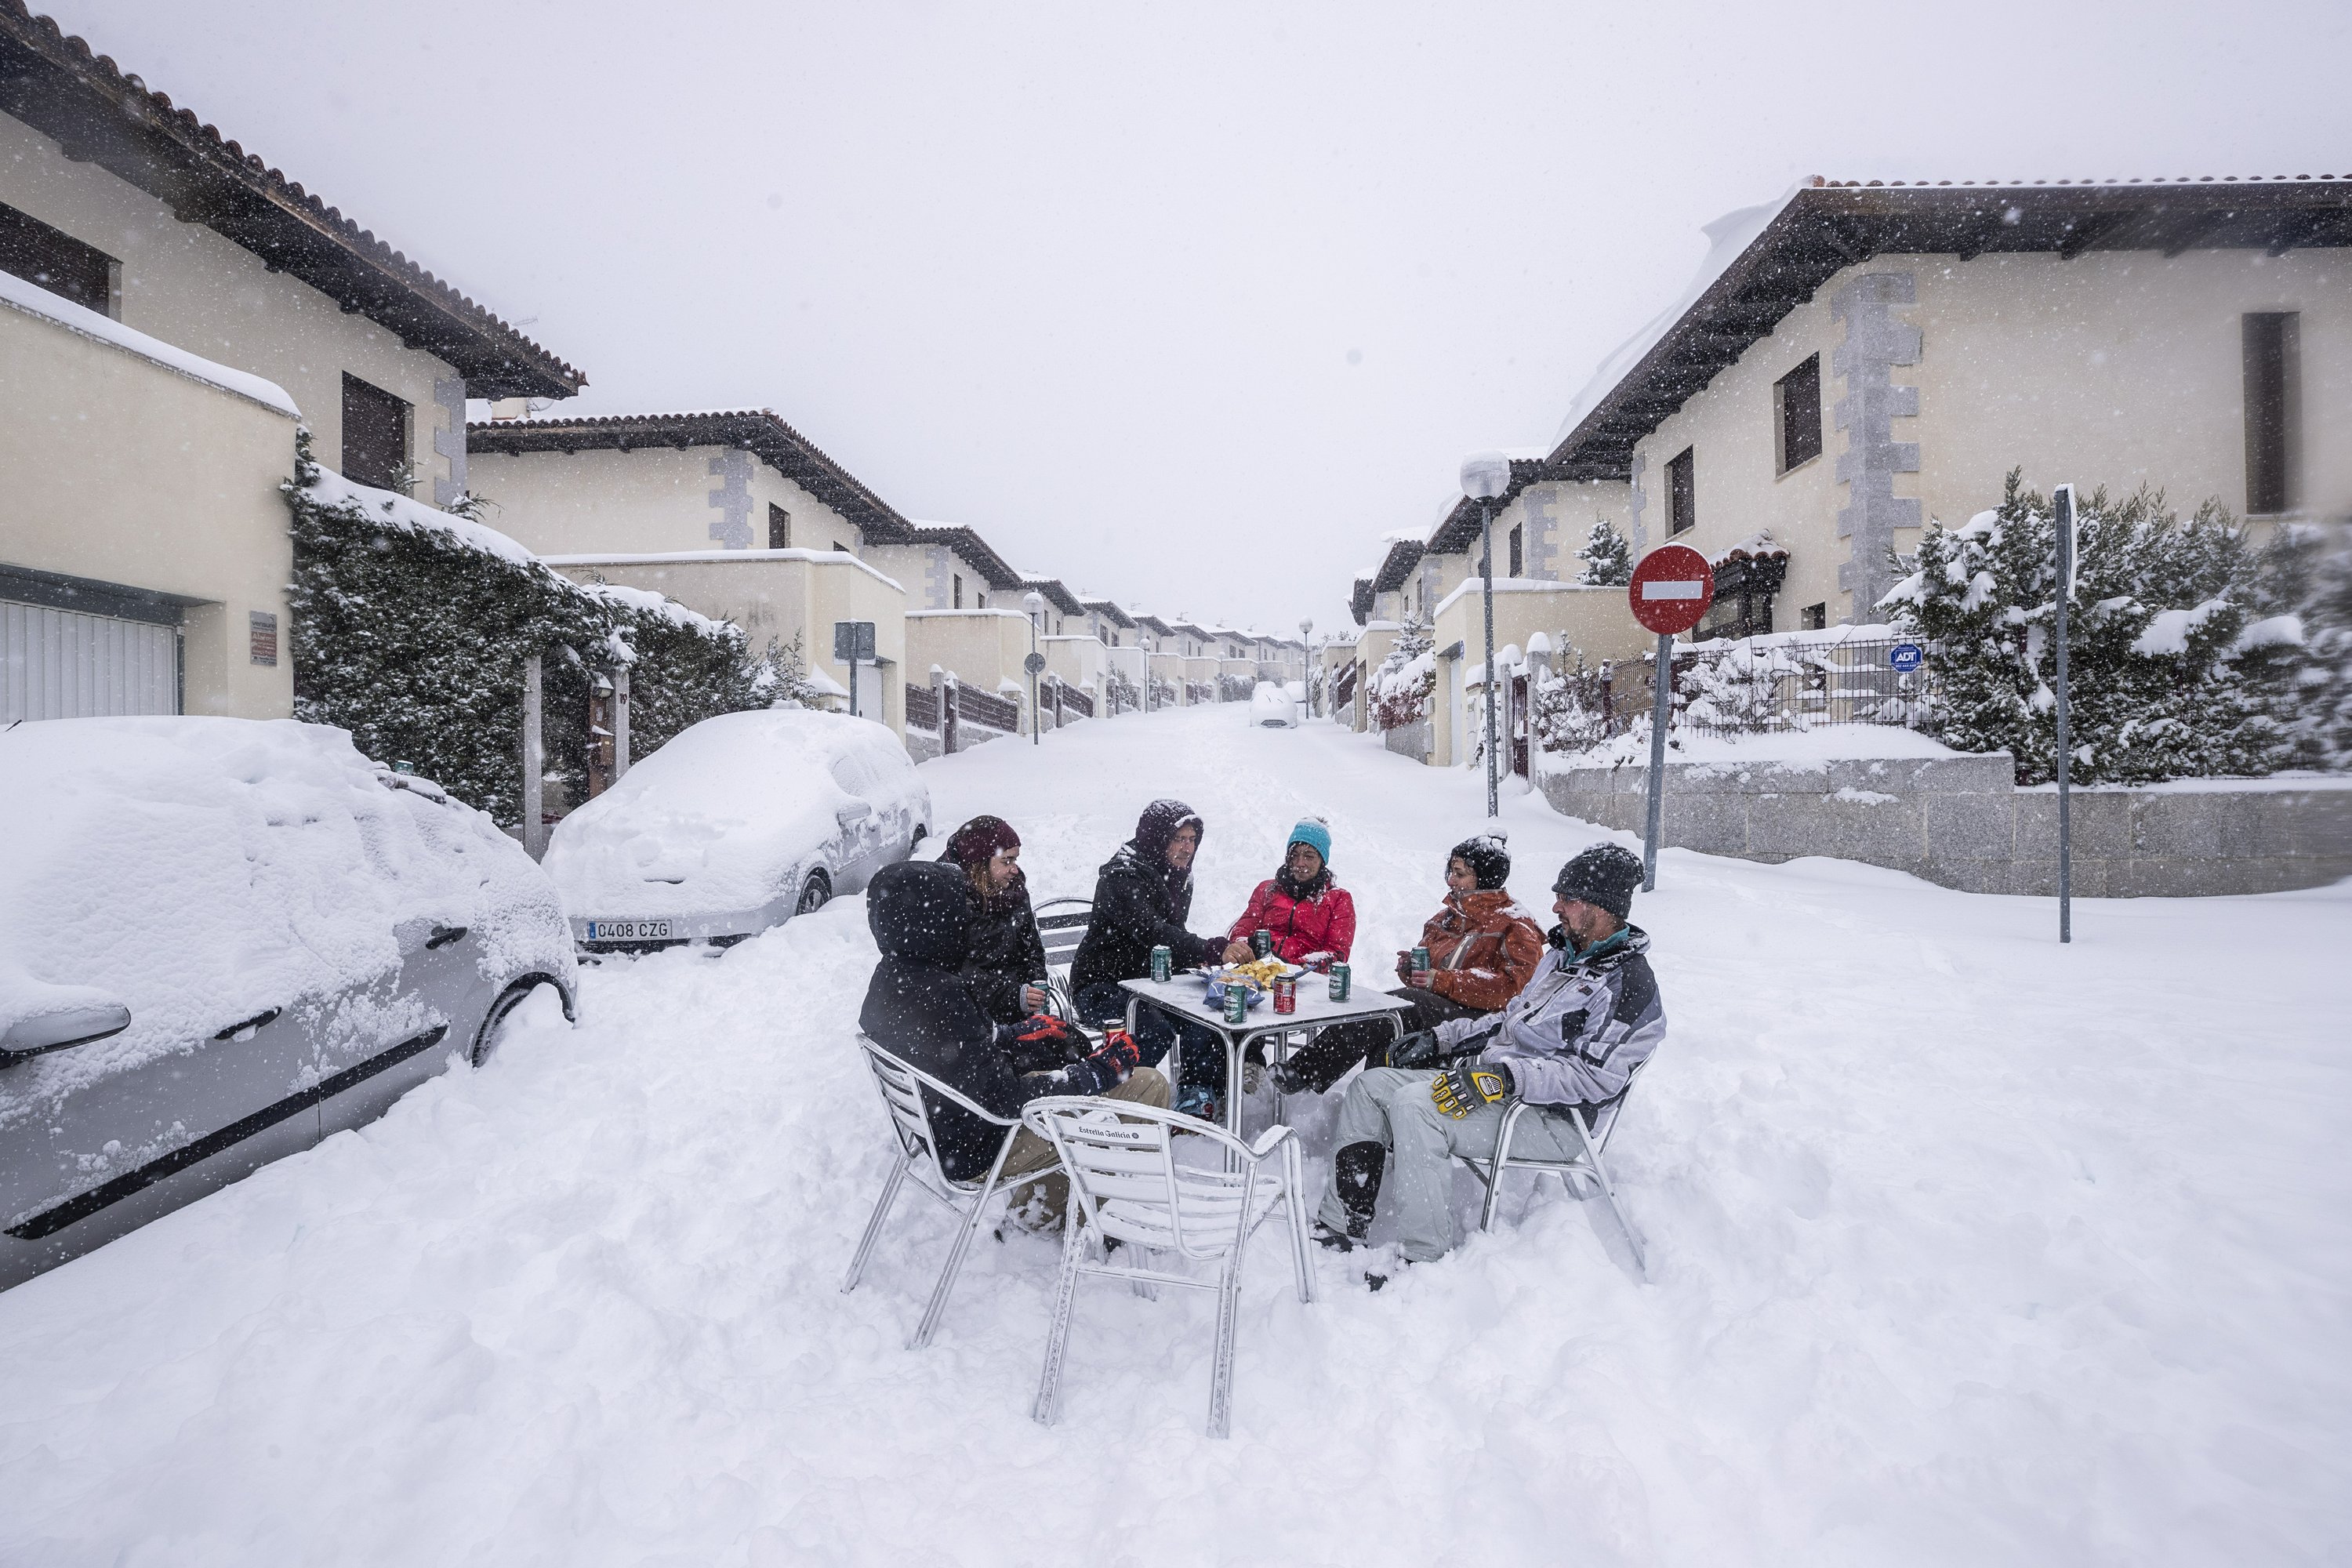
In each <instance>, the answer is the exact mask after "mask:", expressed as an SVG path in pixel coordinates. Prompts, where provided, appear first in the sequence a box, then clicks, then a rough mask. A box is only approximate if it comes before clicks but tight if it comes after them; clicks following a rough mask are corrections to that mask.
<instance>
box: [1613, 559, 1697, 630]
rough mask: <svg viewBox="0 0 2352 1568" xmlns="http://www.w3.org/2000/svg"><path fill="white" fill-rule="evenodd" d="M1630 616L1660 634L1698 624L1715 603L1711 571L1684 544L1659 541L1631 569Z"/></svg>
mask: <svg viewBox="0 0 2352 1568" xmlns="http://www.w3.org/2000/svg"><path fill="white" fill-rule="evenodd" d="M1625 592H1626V595H1627V596H1628V597H1629V598H1630V599H1631V600H1632V601H1633V618H1634V619H1635V620H1637V621H1639V622H1641V623H1642V624H1643V626H1647V627H1648V628H1649V629H1650V630H1652V631H1654V632H1656V633H1657V634H1658V635H1659V636H1660V637H1672V636H1674V635H1675V633H1676V632H1686V631H1688V630H1690V629H1691V627H1693V626H1696V625H1698V623H1699V617H1700V616H1704V615H1706V607H1707V606H1708V605H1711V604H1713V603H1714V602H1715V573H1714V572H1713V571H1712V570H1710V569H1709V568H1708V566H1707V563H1706V556H1704V555H1701V554H1700V553H1699V552H1697V551H1696V550H1693V549H1692V548H1691V547H1690V546H1689V545H1687V544H1661V545H1660V546H1658V548H1656V549H1655V550H1653V551H1651V552H1649V553H1648V554H1647V555H1644V556H1643V557H1642V563H1641V564H1640V565H1639V566H1636V567H1634V568H1633V585H1632V586H1631V587H1629V588H1627V589H1626V590H1625Z"/></svg>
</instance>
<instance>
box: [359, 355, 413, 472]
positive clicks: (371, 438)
mask: <svg viewBox="0 0 2352 1568" xmlns="http://www.w3.org/2000/svg"><path fill="white" fill-rule="evenodd" d="M343 477H344V478H345V479H350V480H352V481H353V482H354V483H357V484H362V485H373V486H375V488H376V489H383V490H402V491H405V489H407V485H408V479H409V474H408V405H407V404H405V403H404V402H402V401H401V400H400V399H399V398H397V397H394V395H392V394H391V393H389V392H386V391H384V390H383V388H382V387H379V386H370V385H369V384H367V383H366V382H364V381H362V380H361V379H360V378H359V377H358V376H355V375H345V376H344V377H343Z"/></svg>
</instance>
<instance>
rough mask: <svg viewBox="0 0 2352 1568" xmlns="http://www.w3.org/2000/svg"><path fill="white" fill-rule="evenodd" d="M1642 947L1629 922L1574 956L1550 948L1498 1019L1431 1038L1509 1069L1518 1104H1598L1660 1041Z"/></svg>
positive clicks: (1462, 1021)
mask: <svg viewBox="0 0 2352 1568" xmlns="http://www.w3.org/2000/svg"><path fill="white" fill-rule="evenodd" d="M1649 951H1650V938H1649V935H1648V933H1647V932H1645V931H1643V930H1642V929H1641V928H1640V927H1639V926H1630V925H1629V926H1623V927H1621V928H1620V929H1619V930H1618V931H1617V932H1616V934H1615V935H1613V936H1611V937H1609V938H1607V939H1606V940H1604V941H1601V942H1595V943H1594V944H1593V945H1592V946H1591V947H1590V948H1588V949H1586V950H1585V951H1584V952H1580V953H1579V952H1569V951H1568V950H1567V949H1565V948H1554V949H1553V950H1552V951H1551V952H1548V953H1546V954H1545V955H1544V961H1543V963H1542V964H1541V965H1540V966H1538V968H1537V970H1536V973H1535V978H1534V979H1532V980H1530V981H1528V984H1527V988H1526V989H1525V990H1523V991H1521V992H1520V993H1519V994H1517V996H1514V997H1512V998H1511V1000H1510V1001H1509V1003H1508V1004H1507V1005H1505V1006H1504V1008H1503V1011H1502V1012H1501V1014H1500V1015H1499V1016H1489V1017H1484V1018H1456V1019H1454V1020H1452V1021H1450V1022H1447V1023H1444V1024H1440V1025H1439V1026H1437V1029H1436V1031H1435V1033H1436V1035H1437V1038H1438V1040H1439V1042H1440V1043H1441V1044H1443V1045H1444V1047H1446V1048H1447V1050H1448V1051H1449V1052H1451V1053H1454V1054H1459V1053H1461V1052H1463V1051H1466V1050H1475V1051H1476V1052H1477V1053H1478V1058H1479V1059H1480V1060H1481V1061H1486V1062H1497V1063H1502V1064H1505V1065H1507V1066H1508V1067H1509V1068H1510V1069H1511V1081H1512V1082H1513V1083H1514V1084H1516V1085H1517V1088H1518V1092H1519V1098H1521V1099H1522V1100H1530V1101H1532V1102H1534V1103H1536V1104H1538V1105H1576V1106H1597V1105H1601V1104H1603V1103H1605V1102H1607V1101H1609V1100H1614V1099H1616V1098H1617V1097H1618V1096H1619V1095H1621V1094H1622V1093H1624V1092H1625V1085H1626V1084H1627V1083H1628V1082H1629V1081H1630V1080H1631V1079H1632V1078H1633V1072H1634V1069H1636V1068H1639V1067H1640V1066H1641V1065H1642V1064H1643V1062H1645V1061H1648V1060H1649V1059H1650V1053H1651V1052H1652V1051H1654V1050H1656V1049H1657V1048H1658V1042H1659V1041H1661V1040H1663V1039H1664V1038H1665V1037H1666V1014H1665V1009H1664V1006H1662V1005H1660V1003H1659V1000H1658V981H1657V976H1655V975H1654V974H1653V973H1651V972H1650V959H1649Z"/></svg>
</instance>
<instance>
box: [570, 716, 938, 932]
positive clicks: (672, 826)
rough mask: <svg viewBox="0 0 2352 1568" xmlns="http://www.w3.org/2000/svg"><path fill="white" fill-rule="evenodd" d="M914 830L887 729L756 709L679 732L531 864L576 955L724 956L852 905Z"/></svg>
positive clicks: (903, 765)
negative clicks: (662, 950)
mask: <svg viewBox="0 0 2352 1568" xmlns="http://www.w3.org/2000/svg"><path fill="white" fill-rule="evenodd" d="M930 822H931V792H930V791H929V789H927V788H925V787H924V784H923V782H922V780H921V779H919V778H918V777H917V776H916V774H915V764H914V762H913V761H912V759H910V758H909V757H908V755H907V749H906V747H905V746H903V745H901V744H900V743H899V741H898V736H897V735H895V734H893V733H891V731H889V730H888V729H887V728H886V727H884V726H883V725H880V724H877V723H875V722H873V721H870V720H866V719H853V718H850V717H848V716H847V715H846V714H841V713H821V712H817V711H814V710H808V709H800V708H771V709H763V710H756V711H752V712H748V713H723V714H720V715H719V717H718V718H715V719H705V720H704V721H702V722H701V723H699V724H696V725H692V726H690V727H689V728H688V729H687V730H685V731H681V732H680V733H679V734H678V735H677V736H676V737H675V738H674V739H672V740H671V741H670V742H669V743H668V744H667V745H666V746H664V747H663V748H662V749H661V750H660V751H658V752H654V753H653V755H651V756H649V757H647V758H646V760H645V761H643V762H641V763H637V764H636V765H635V767H632V768H631V769H630V770H629V771H628V772H627V773H625V774H623V775H622V777H621V781H620V782H619V783H618V784H614V786H613V787H612V788H610V789H608V790H606V791H605V792H604V794H603V795H598V796H597V797H596V798H595V799H593V800H592V801H590V802H588V803H587V804H586V805H583V806H582V807H581V808H580V809H579V810H577V811H575V812H573V813H572V815H571V816H567V817H565V818H564V819H563V820H562V822H561V823H559V824H557V826H556V829H555V836H554V837H553V839H552V840H551V842H550V843H549V845H548V848H547V859H546V862H545V864H546V867H547V874H548V875H549V876H550V877H551V878H553V879H554V880H555V886H556V888H557V889H558V891H560V892H561V893H562V897H563V907H564V908H565V909H566V910H569V911H571V915H572V935H573V936H574V937H576V938H577V939H578V940H579V942H580V943H581V945H582V946H583V947H585V948H587V949H589V950H590V951H592V952H594V951H603V950H609V949H629V948H638V947H643V946H646V945H652V944H660V943H676V942H703V941H707V942H719V943H725V942H737V941H740V940H741V939H743V938H744V937H747V936H752V935H756V934H757V933H759V932H760V931H765V930H767V929H768V928H769V927H770V926H772V925H780V924H782V922H783V921H787V920H789V919H791V918H792V917H793V915H795V914H805V913H807V912H808V911H809V910H814V909H816V908H818V907H819V906H820V905H822V904H823V903H824V901H825V900H827V899H830V898H832V897H833V896H834V895H835V893H854V892H856V891H857V890H858V889H861V888H863V887H865V886H866V881H867V879H870V878H871V877H872V876H873V875H874V873H875V872H877V871H878V870H880V869H881V868H883V867H885V866H887V865H889V864H890V863H891V862H892V861H894V860H904V859H905V858H907V857H908V855H909V854H910V853H911V852H912V851H913V849H914V847H915V846H916V845H917V844H919V843H920V842H921V841H922V840H923V838H924V837H925V836H926V835H928V834H929V832H930Z"/></svg>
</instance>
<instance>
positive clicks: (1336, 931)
mask: <svg viewBox="0 0 2352 1568" xmlns="http://www.w3.org/2000/svg"><path fill="white" fill-rule="evenodd" d="M1257 931H1272V932H1273V933H1274V956H1275V957H1276V958H1279V959H1281V960H1282V961H1283V962H1284V963H1298V962H1300V961H1301V960H1302V959H1305V958H1307V957H1309V956H1310V955H1312V954H1315V953H1318V952H1328V953H1329V954H1330V955H1331V956H1332V957H1333V958H1335V959H1338V960H1339V961H1340V962H1341V963H1346V962H1347V958H1348V953H1349V950H1350V949H1351V948H1353V947H1354V946H1355V945H1356V900H1354V899H1352V898H1350V897H1349V896H1348V889H1345V888H1343V887H1341V886H1339V883H1337V882H1335V881H1333V880H1332V879H1331V829H1330V828H1329V827H1328V826H1325V825H1324V822H1323V819H1322V818H1321V817H1319V816H1310V817H1308V818H1307V820H1306V821H1304V822H1302V823H1300V824H1299V825H1298V826H1296V827H1294V828H1292V829H1291V830H1290V845H1289V847H1288V849H1287V850H1286V853H1285V854H1284V856H1283V859H1282V869H1281V870H1279V871H1276V873H1275V874H1274V875H1273V877H1271V878H1270V879H1267V880H1265V881H1263V882H1260V883H1259V884H1258V885H1257V891H1255V892H1254V893H1252V894H1251V895H1250V901H1249V908H1247V909H1245V910H1243V911H1242V918H1241V919H1239V920H1237V921H1234V929H1233V931H1232V932H1231V933H1230V934H1229V936H1228V937H1227V941H1226V947H1225V956H1226V958H1227V960H1228V961H1230V962H1238V963H1246V962H1247V961H1248V960H1250V959H1252V958H1255V956H1256V954H1255V952H1252V951H1251V950H1250V937H1251V936H1252V934H1253V933H1255V932H1257Z"/></svg>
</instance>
